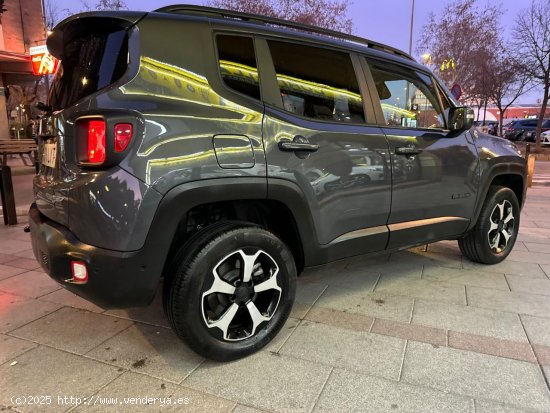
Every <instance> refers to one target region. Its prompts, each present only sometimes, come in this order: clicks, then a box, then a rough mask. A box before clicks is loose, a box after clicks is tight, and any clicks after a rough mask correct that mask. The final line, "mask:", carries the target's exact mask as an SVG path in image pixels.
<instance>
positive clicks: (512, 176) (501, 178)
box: [468, 162, 527, 230]
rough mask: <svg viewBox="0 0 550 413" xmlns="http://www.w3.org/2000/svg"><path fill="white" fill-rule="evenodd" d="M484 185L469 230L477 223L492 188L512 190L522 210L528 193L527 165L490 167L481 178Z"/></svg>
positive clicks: (503, 164) (502, 164)
mask: <svg viewBox="0 0 550 413" xmlns="http://www.w3.org/2000/svg"><path fill="white" fill-rule="evenodd" d="M481 182H482V185H480V191H479V195H478V198H477V200H476V204H475V209H474V219H472V220H471V222H470V226H469V227H468V230H470V229H471V228H473V227H474V226H475V224H476V223H477V220H478V218H479V214H480V213H481V208H482V207H483V203H484V202H485V199H486V198H487V194H488V193H489V189H490V188H491V187H492V186H504V187H507V188H510V189H511V190H512V191H514V193H515V194H516V197H517V198H518V202H519V205H520V208H522V207H523V204H524V203H525V197H526V192H527V175H526V166H525V163H524V162H523V163H521V162H500V163H496V164H494V165H493V166H492V167H490V168H489V169H488V170H487V171H486V172H485V173H484V174H483V175H482V177H481Z"/></svg>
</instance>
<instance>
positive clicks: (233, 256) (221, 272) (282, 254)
mask: <svg viewBox="0 0 550 413" xmlns="http://www.w3.org/2000/svg"><path fill="white" fill-rule="evenodd" d="M245 261H246V262H248V263H250V264H249V265H248V267H247V265H246V263H245ZM248 269H250V271H248ZM170 271H172V274H169V275H170V277H168V278H167V280H166V284H165V286H164V307H165V311H166V314H167V317H168V320H169V321H170V324H171V326H172V328H173V329H174V331H175V332H176V334H177V335H178V336H179V337H180V338H181V339H182V340H184V341H185V342H186V343H187V344H188V345H189V346H190V347H191V348H192V349H193V350H194V351H196V352H197V353H199V354H200V355H202V356H204V357H207V358H210V359H214V360H219V361H230V360H235V359H238V358H242V357H245V356H247V355H249V354H252V353H254V352H256V351H258V350H259V349H261V348H262V347H264V346H265V345H266V344H267V343H269V342H270V341H271V340H272V339H273V338H274V337H275V336H276V335H277V333H278V332H279V330H280V329H281V328H282V326H283V324H284V323H285V321H286V320H287V318H288V316H289V314H290V311H291V309H292V305H293V303H294V296H295V292H296V266H295V263H294V259H293V257H292V253H291V252H290V250H289V249H288V247H287V246H286V245H285V244H284V243H283V242H282V241H281V240H280V239H279V238H278V237H277V236H275V235H274V234H273V233H271V232H269V231H267V230H265V229H262V228H260V227H257V226H252V225H247V224H243V223H240V222H224V223H218V224H214V225H212V226H210V227H208V228H205V229H204V230H202V231H200V232H199V233H197V234H195V235H194V236H193V237H192V238H191V239H190V240H189V241H188V242H187V243H186V244H185V245H184V246H182V248H181V249H180V251H179V252H178V254H177V255H176V257H175V258H174V261H173V263H172V265H171V266H170V270H169V272H170ZM245 272H248V273H249V274H250V276H249V280H248V281H246V277H245V275H244V273H245ZM216 277H217V279H216ZM268 280H269V283H267V284H263V283H264V282H266V281H268ZM264 288H265V290H264V291H261V290H262V289H264ZM221 290H223V291H221ZM224 317H226V318H224ZM229 317H230V318H229ZM227 320H231V322H230V323H229V322H227V323H226V321H227ZM254 320H255V321H254ZM226 324H227V325H226Z"/></svg>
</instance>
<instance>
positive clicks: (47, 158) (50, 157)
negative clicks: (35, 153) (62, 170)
mask: <svg viewBox="0 0 550 413" xmlns="http://www.w3.org/2000/svg"><path fill="white" fill-rule="evenodd" d="M56 156H57V144H55V143H46V144H45V145H44V150H43V152H42V165H46V166H49V167H50V168H55V157H56Z"/></svg>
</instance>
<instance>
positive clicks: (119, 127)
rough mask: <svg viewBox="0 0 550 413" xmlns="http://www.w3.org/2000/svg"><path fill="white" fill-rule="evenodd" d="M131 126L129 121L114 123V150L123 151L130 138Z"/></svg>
mask: <svg viewBox="0 0 550 413" xmlns="http://www.w3.org/2000/svg"><path fill="white" fill-rule="evenodd" d="M132 133H133V127H132V124H131V123H117V124H116V125H115V152H123V151H124V150H125V149H126V148H127V147H128V144H129V143H130V141H131V140H132Z"/></svg>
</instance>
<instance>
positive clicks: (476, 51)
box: [417, 0, 500, 102]
mask: <svg viewBox="0 0 550 413" xmlns="http://www.w3.org/2000/svg"><path fill="white" fill-rule="evenodd" d="M499 16H500V11H499V7H498V4H497V5H494V4H493V5H489V6H486V7H484V8H479V7H477V5H476V0H454V1H452V2H450V3H448V4H447V5H446V6H445V8H444V9H443V11H442V13H441V15H435V14H433V13H432V14H431V15H430V16H429V18H428V22H427V23H426V24H425V25H424V27H423V30H422V35H421V37H420V39H419V42H418V47H417V52H419V53H428V54H429V55H430V57H431V61H432V63H433V64H434V65H435V72H436V73H437V74H438V75H439V76H440V77H441V78H442V79H443V80H444V81H445V82H446V83H447V84H448V85H449V86H451V85H453V84H454V83H460V85H461V86H462V89H463V94H464V99H465V100H470V101H472V100H475V101H484V102H486V101H487V100H488V98H489V97H488V96H487V94H486V91H487V89H488V88H487V87H485V86H484V85H482V84H480V83H481V82H482V81H483V80H484V79H483V77H482V76H480V73H482V68H481V67H480V66H481V64H482V63H483V59H485V58H487V56H490V55H491V51H492V50H494V49H496V48H497V46H498V44H499V33H500V27H499V24H498V21H499Z"/></svg>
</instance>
